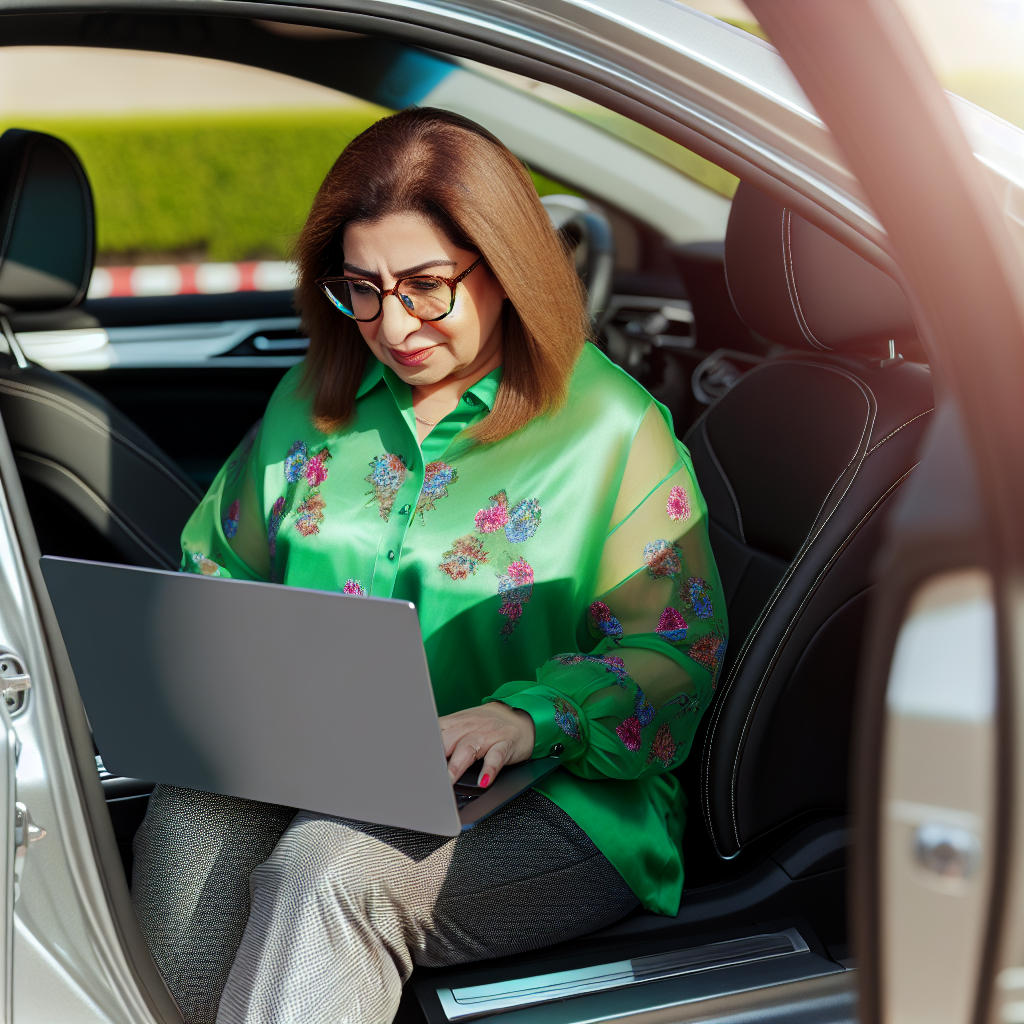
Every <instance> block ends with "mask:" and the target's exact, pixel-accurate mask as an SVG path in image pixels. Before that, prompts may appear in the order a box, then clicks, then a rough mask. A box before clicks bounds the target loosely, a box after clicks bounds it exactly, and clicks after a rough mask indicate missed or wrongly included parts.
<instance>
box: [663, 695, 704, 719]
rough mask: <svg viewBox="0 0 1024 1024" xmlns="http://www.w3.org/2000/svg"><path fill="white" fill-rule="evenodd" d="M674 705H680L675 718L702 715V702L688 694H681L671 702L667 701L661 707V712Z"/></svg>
mask: <svg viewBox="0 0 1024 1024" xmlns="http://www.w3.org/2000/svg"><path fill="white" fill-rule="evenodd" d="M672 704H678V705H679V710H678V711H677V712H676V715H675V717H676V718H681V717H682V716H683V715H697V714H700V701H699V700H697V698H696V697H691V696H690V695H689V694H688V693H680V694H679V695H678V696H676V697H673V698H672V699H671V700H668V701H665V703H664V704H662V706H661V710H663V711H664V710H665V708H667V707H669V706H670V705H672Z"/></svg>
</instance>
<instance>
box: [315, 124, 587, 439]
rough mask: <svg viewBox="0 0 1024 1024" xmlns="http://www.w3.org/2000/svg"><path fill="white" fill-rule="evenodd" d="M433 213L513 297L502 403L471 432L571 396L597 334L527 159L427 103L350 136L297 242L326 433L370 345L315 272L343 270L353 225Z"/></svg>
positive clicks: (349, 408) (507, 311)
mask: <svg viewBox="0 0 1024 1024" xmlns="http://www.w3.org/2000/svg"><path fill="white" fill-rule="evenodd" d="M406 212H417V213H421V214H423V215H424V216H426V217H428V218H429V219H430V220H431V221H433V223H435V224H436V225H437V226H438V227H439V228H440V229H441V230H442V231H444V232H445V234H446V235H448V236H449V238H450V239H451V241H452V242H453V243H454V244H456V245H458V246H459V247H460V248H465V249H469V250H476V251H477V252H479V253H480V255H481V256H483V258H484V260H485V261H486V263H487V265H488V267H490V269H491V271H492V273H493V274H494V276H495V277H496V278H497V279H498V281H499V283H500V284H501V286H502V288H503V289H504V291H505V294H506V295H507V296H508V301H506V303H505V306H504V309H503V311H502V339H503V357H502V361H503V364H504V365H503V370H502V378H501V386H500V387H499V389H498V394H497V398H496V399H495V402H494V408H493V409H492V410H491V412H490V414H489V415H488V416H487V417H486V418H485V419H483V420H482V421H481V422H480V423H478V424H476V426H475V428H473V430H472V431H471V432H472V434H473V436H474V437H475V438H476V440H478V441H482V442H489V441H497V440H500V439H501V438H503V437H507V436H508V435H509V434H511V433H513V432H514V431H516V430H518V429H519V428H520V427H523V426H525V425H526V424H527V423H528V422H529V421H530V420H531V419H533V418H534V417H535V416H537V415H538V414H540V413H542V412H546V411H548V410H550V409H556V408H558V407H559V406H560V405H561V404H562V403H563V402H564V401H565V396H566V391H567V388H568V382H569V377H570V375H571V373H572V370H573V367H574V366H575V363H576V358H577V356H578V355H579V353H580V350H581V349H582V347H583V344H584V342H585V341H586V338H587V336H588V333H589V324H588V321H587V317H586V306H585V299H584V294H583V289H582V286H581V284H580V281H579V279H578V278H577V276H576V273H575V271H574V269H573V266H572V263H571V260H570V258H569V255H568V253H567V251H566V249H565V247H564V246H563V245H562V243H561V241H560V239H559V236H558V235H557V234H556V232H555V230H554V228H553V227H552V224H551V221H550V219H549V218H548V215H547V212H546V211H545V209H544V207H543V206H542V205H541V202H540V200H539V199H538V198H537V193H536V191H535V189H534V187H533V183H532V182H531V180H530V176H529V174H527V172H526V170H525V169H524V167H523V165H522V164H521V163H520V162H519V161H518V160H517V159H516V158H515V157H514V156H513V155H512V153H510V152H509V151H508V149H506V148H505V146H503V145H502V144H501V143H500V142H499V141H498V140H497V139H496V138H495V137H494V136H493V135H491V134H490V132H488V131H487V130H486V129H484V128H482V127H480V125H478V124H476V123H474V122H473V121H470V120H469V119H468V118H465V117H460V116H459V115H458V114H452V113H449V112H448V111H444V110H435V109H432V108H429V107H425V108H418V109H408V110H403V111H401V112H399V113H397V114H392V115H391V116H390V117H385V118H383V119H382V120H380V121H378V122H376V124H374V125H372V126H371V127H369V128H367V129H366V131H364V132H363V133H362V134H361V135H359V136H358V137H357V138H355V139H353V140H352V142H351V143H350V144H349V145H348V146H347V147H346V149H345V150H344V152H343V153H342V154H341V156H339V157H338V159H337V161H336V162H335V164H334V166H333V167H332V168H331V170H330V173H328V175H327V177H326V178H325V179H324V183H323V184H322V185H321V186H320V191H319V192H317V194H316V198H315V199H314V200H313V207H312V209H311V210H310V212H309V217H308V219H307V220H306V224H305V227H303V229H302V232H301V234H300V235H299V239H298V243H297V246H296V257H297V261H298V272H299V273H298V277H299V280H298V286H297V288H296V300H297V304H298V306H299V310H300V312H301V314H302V319H303V323H304V325H305V329H306V331H307V332H308V334H309V339H310V340H309V354H308V356H307V357H306V365H305V371H304V374H303V378H302V383H303V386H304V388H305V389H306V390H307V393H311V394H312V397H313V417H314V421H315V423H316V425H317V427H318V428H319V429H321V430H323V431H325V432H328V431H330V430H333V429H336V428H337V427H338V426H340V425H341V424H343V423H345V422H347V421H348V420H349V419H350V418H351V416H352V413H353V409H354V407H355V397H356V390H357V389H358V387H359V381H360V379H361V377H362V373H363V369H364V367H365V365H366V357H367V353H368V351H369V350H368V348H367V346H366V342H365V341H363V339H362V337H361V335H360V334H359V330H358V328H357V327H356V324H355V322H354V321H352V320H350V319H349V318H348V317H346V316H345V315H344V314H342V313H340V312H339V311H338V310H337V309H335V308H334V307H333V306H332V305H331V304H330V302H329V301H328V300H327V298H326V296H324V294H323V293H322V292H321V291H320V289H319V288H318V287H317V284H316V282H317V280H319V279H320V278H322V277H327V276H329V275H331V274H332V273H340V268H341V263H342V254H341V238H342V232H343V231H344V228H345V225H346V224H348V223H351V222H352V221H372V220H377V219H378V218H380V217H383V216H385V215H386V214H389V213H406Z"/></svg>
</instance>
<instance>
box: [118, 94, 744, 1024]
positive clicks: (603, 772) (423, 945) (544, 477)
mask: <svg viewBox="0 0 1024 1024" xmlns="http://www.w3.org/2000/svg"><path fill="white" fill-rule="evenodd" d="M298 257H299V286H298V293H297V294H298V298H299V302H300V304H301V309H302V315H303V319H304V322H305V324H306V327H307V329H308V331H309V334H310V349H309V356H308V358H307V359H306V361H305V363H304V364H303V365H302V366H299V367H295V368H294V369H293V370H292V371H290V372H289V373H288V374H287V375H286V376H285V378H284V379H283V381H282V382H281V384H280V386H279V387H278V389H277V391H276V392H275V393H274V396H273V398H272V399H271V401H270V404H269V406H268V408H267V412H266V416H265V418H264V419H263V421H262V424H261V425H260V426H259V429H258V430H254V431H253V432H252V433H251V434H250V436H249V437H248V438H247V439H246V440H245V441H244V442H243V443H242V445H241V447H240V448H239V450H238V451H237V452H236V453H235V454H234V455H233V456H232V458H231V460H230V461H229V462H228V463H227V465H226V466H225V467H224V468H223V469H222V470H221V472H220V474H219V475H218V477H217V479H216V480H215V481H214V483H213V485H212V487H211V488H210V491H209V493H208V494H207V496H206V498H205V499H204V501H203V503H202V504H201V505H200V507H199V508H198V509H197V511H196V513H195V514H194V516H193V517H192V519H191V520H190V522H189V524H188V526H187V527H186V529H185V531H184V534H183V539H182V544H183V549H184V566H183V567H184V568H185V569H187V570H189V571H192V572H200V573H205V574H208V575H221V576H231V577H234V578H239V579H252V580H269V581H276V582H279V583H285V584H289V585H295V586H304V587H312V588H317V589H325V590H342V591H344V592H345V593H348V594H372V595H374V596H382V597H396V598H403V599H405V600H410V601H413V602H415V604H416V606H417V609H418V611H419V619H420V625H421V628H422V631H423V638H424V644H425V646H426V651H427V657H428V661H429V664H430V673H431V679H432V680H433V686H434V692H435V697H436V701H437V706H438V709H439V712H440V714H441V715H442V717H441V728H442V735H443V738H444V743H445V752H446V755H447V756H448V759H449V761H448V763H449V775H450V776H451V777H452V779H455V778H457V777H458V776H460V775H461V774H462V773H463V772H464V771H465V770H466V769H467V768H468V767H470V766H471V765H472V764H473V763H474V762H475V761H476V760H478V759H482V760H483V767H482V769H481V770H480V784H481V785H484V786H486V785H488V784H489V783H490V782H491V781H493V779H494V778H495V776H496V775H497V774H498V773H499V772H500V771H501V769H502V767H503V766H504V765H506V764H512V763H516V762H518V761H523V760H526V759H528V758H531V757H540V756H548V755H550V754H556V755H559V756H560V757H561V758H562V761H563V765H564V767H563V768H562V769H560V770H558V771H556V772H555V773H554V774H552V775H551V776H549V777H548V778H547V779H546V780H545V781H544V782H542V783H541V784H539V785H538V786H537V787H536V788H535V789H534V790H533V791H531V792H529V793H527V794H525V795H523V796H521V797H519V798H518V799H517V800H515V801H512V802H511V803H510V804H508V805H507V806H506V807H505V808H504V809H502V810H501V811H500V812H499V813H497V814H495V815H494V816H493V817H491V818H490V819H487V820H486V821H485V822H484V823H482V824H481V825H479V826H477V827H476V828H475V829H473V830H472V831H470V832H467V833H464V834H463V835H461V836H459V837H458V838H456V839H444V838H441V837H437V836H430V835H423V834H419V833H412V832H406V831H403V830H400V829H394V828H385V827H381V826H374V825H366V824H361V823H357V822H351V821H343V820H340V819H335V818H328V817H324V816H321V815H315V814H310V813H305V812H302V813H299V814H297V815H295V817H294V820H292V815H293V813H294V812H292V811H290V810H288V809H284V808H268V807H264V806H263V805H259V804H251V803H247V802H245V801H237V800H230V799H228V798H221V797H212V796H209V795H205V794H195V793H189V792H187V791H182V790H172V789H169V788H167V787H161V788H159V789H158V790H157V792H156V793H155V794H154V798H153V801H152V803H151V806H150V810H149V813H148V815H147V819H146V822H145V823H144V825H143V828H142V829H141V830H140V833H139V836H138V837H137V840H136V868H135V875H134V885H133V896H134V899H135V902H136V906H137V908H138V910H139V915H140V919H141V921H142V923H143V927H144V929H145V931H146V933H147V936H148V938H149V940H150V944H151V946H152V948H153V949H154V954H155V955H156V957H157V960H158V963H159V964H160V966H161V968H162V969H163V970H164V973H165V976H166V977H167V978H168V982H169V984H170V986H171V989H172V991H173V992H174V993H175V995H176V996H177V998H178V999H179V1002H180V1003H181V1005H182V1006H183V1009H185V1010H186V1014H187V1016H188V1017H189V1019H209V1018H210V1016H211V1015H212V1013H213V1012H214V1011H215V1009H216V1006H217V997H218V996H219V994H220V986H221V985H222V984H223V979H224V974H225V972H226V971H227V969H228V967H229V966H230V964H231V958H232V956H233V955H234V953H235V948H236V946H237V947H238V948H237V956H235V959H234V964H233V966H232V967H231V969H230V976H229V977H227V982H226V987H225V988H224V992H223V997H222V998H221V1001H220V1008H219V1013H218V1015H217V1020H219V1021H223V1022H232V1024H233V1022H243V1021H244V1022H247V1024H254V1022H271V1021H273V1022H277V1024H281V1022H302V1024H314V1022H318V1021H324V1022H332V1024H333V1022H338V1021H359V1022H362V1024H366V1022H377V1021H380V1022H386V1021H390V1020H391V1019H392V1018H393V1016H394V1014H395V1011H396V1008H397V1005H398V1001H399V998H400V995H401V987H402V984H403V983H404V981H405V980H406V979H407V978H408V976H409V973H410V972H411V970H412V967H413V965H414V964H416V963H418V964H425V965H431V966H439V965H448V964H456V963H463V962H466V961H470V960H474V959H481V958H486V957H493V956H501V955H504V954H509V953H514V952H518V951H522V950H526V949H531V948H536V947H539V946H543V945H545V944H549V943H553V942H557V941H561V940H564V939H567V938H570V937H572V936H575V935H579V934H583V933H586V932H589V931H592V930H594V929H596V928H599V927H602V926H604V925H606V924H610V923H611V922H612V921H614V920H616V919H618V918H619V917H621V916H622V915H623V914H625V913H627V912H628V911H629V910H631V909H633V908H634V907H636V906H637V905H643V906H645V907H647V908H649V909H651V910H654V911H657V912H660V913H664V914H674V913H675V912H676V910H677V908H678V905H679V898H680V892H681V889H682V881H683V871H682V859H681V853H680V847H681V840H682V828H683V812H682V807H681V796H680V793H679V787H678V783H677V782H676V780H675V778H674V777H673V776H672V775H671V774H670V771H671V769H673V768H675V767H676V766H678V765H679V764H680V763H681V762H682V761H683V759H684V758H685V757H686V755H687V753H688V751H689V747H690V743H691V741H692V738H693V734H694V730H695V729H696V726H697V723H698V721H699V718H700V715H701V712H702V711H703V710H704V709H705V708H706V707H707V705H708V703H709V701H710V699H711V694H712V691H713V689H714V684H715V679H716V675H717V673H718V670H719V667H720V665H721V659H722V655H723V653H724V649H725V641H726V622H725V607H724V601H723V599H722V594H721V587H720V584H719V580H718V574H717V572H716V569H715V565H714V561H713V558H712V555H711V550H710V546H709V544H708V535H707V525H706V508H705V505H704V502H703V500H702V498H701V496H700V492H699V491H698V489H697V485H696V482H695V481H694V478H693V472H692V468H691V466H690V461H689V457H688V455H687V453H686V451H685V449H683V448H682V446H681V445H680V444H679V443H678V442H677V441H676V440H675V437H674V435H673V433H672V429H671V424H670V422H669V417H668V415H667V413H666V411H665V410H664V408H663V407H661V406H660V405H658V403H656V402H655V401H654V400H653V399H652V398H651V397H650V395H648V394H647V393H646V392H645V391H644V390H643V389H642V388H641V387H640V386H639V385H638V384H637V383H636V382H635V381H633V380H632V379H631V378H630V377H628V376H627V375H626V374H625V373H623V372H622V371H621V370H619V369H618V368H616V367H615V366H614V365H612V364H611V363H610V362H609V361H608V360H607V359H606V358H605V357H604V356H603V355H602V354H601V353H600V351H599V350H598V349H596V348H595V347H594V346H593V345H590V344H585V338H586V334H587V325H586V322H585V314H584V303H583V296H582V294H581V289H580V286H579V283H578V281H577V279H576V277H575V274H574V273H573V270H572V266H571V263H570V261H569V258H568V257H567V255H566V252H565V250H564V249H563V248H562V246H561V245H560V243H559V241H558V237H557V235H556V234H555V232H554V231H553V229H552V227H551V224H550V221H549V220H548V218H547V215H546V213H545V211H544V209H543V207H542V206H541V204H540V202H539V201H538V199H537V196H536V193H535V192H534V189H533V187H532V185H531V182H530V178H529V176H528V175H527V174H526V172H525V171H524V170H523V168H522V166H521V165H520V164H519V162H518V161H517V160H516V159H515V158H514V157H513V156H512V155H511V153H509V152H508V150H506V149H505V148H504V147H503V146H502V145H501V143H499V142H498V141H497V140H496V139H495V138H494V137H493V136H491V135H490V134H489V133H487V132H486V131H484V130H483V129H482V128H480V127H479V126H477V125H475V124H473V123H472V122H470V121H467V120H465V119H464V118H461V117H458V116H456V115H453V114H448V113H444V112H441V111H436V110H409V111H404V112H402V113H399V114H396V115H394V116H393V117H389V118H386V119H384V120H383V121H380V122H378V123H377V124H375V125H374V126H373V127H371V128H370V129H368V130H367V131H366V132H364V133H363V134H362V135H361V136H359V138H357V139H356V140H355V141H354V142H353V143H352V144H351V145H350V146H349V147H348V148H347V149H346V150H345V152H344V153H343V154H342V155H341V157H340V158H339V160H338V162H337V163H336V164H335V166H334V168H333V169H332V170H331V172H330V174H329V175H328V176H327V179H326V180H325V182H324V184H323V186H322V187H321V189H320V191H319V193H318V195H317V197H316V200H315V201H314V204H313V209H312V212H311V213H310V216H309V220H308V221H307V223H306V226H305V228H304V230H303V232H302V235H301V237H300V239H299V243H298ZM267 627H268V628H273V624H267ZM330 642H331V638H330V637H324V643H328V644H329V643H330ZM282 643H287V637H282ZM295 656H296V667H297V669H299V670H301V665H302V652H301V651H296V652H295ZM338 658H339V661H342V660H343V659H344V651H338ZM364 685H366V686H371V687H372V686H373V680H372V679H367V680H365V681H364ZM282 699H287V694H286V688H284V687H283V693H282ZM366 725H367V728H374V729H378V730H379V732H380V738H381V747H382V750H383V751H386V749H387V742H388V740H387V709H386V708H382V709H381V715H380V718H379V720H378V721H375V722H368V723H366ZM282 832H283V835H282ZM278 837H281V838H280V841H278ZM275 844H276V845H275ZM261 862H262V863H261ZM257 865H259V866H257ZM253 869H255V870H253ZM250 871H251V877H249V885H250V888H251V900H252V902H251V911H250V912H249V915H248V921H247V922H246V912H247V910H248V907H247V903H246V898H245V897H246V893H245V891H244V887H245V884H246V881H245V880H246V877H247V876H249V872H250ZM168 890H170V893H171V898H168ZM243 926H244V934H242V928H243ZM239 936H241V942H240V945H238V943H239Z"/></svg>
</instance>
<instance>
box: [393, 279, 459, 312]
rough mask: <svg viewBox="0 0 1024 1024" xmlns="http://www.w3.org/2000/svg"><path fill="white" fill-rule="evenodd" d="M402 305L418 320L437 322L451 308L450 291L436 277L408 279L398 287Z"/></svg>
mask: <svg viewBox="0 0 1024 1024" xmlns="http://www.w3.org/2000/svg"><path fill="white" fill-rule="evenodd" d="M398 297H399V299H401V300H402V305H403V306H405V308H406V309H407V310H408V311H409V312H410V313H412V315H413V316H415V317H418V318H419V319H420V320H437V319H439V318H440V317H443V316H446V315H447V314H448V312H449V311H450V310H451V308H452V290H451V288H449V287H448V285H447V284H445V283H444V281H442V280H441V279H440V278H437V277H408V278H406V279H405V280H404V281H402V282H401V283H400V284H399V286H398Z"/></svg>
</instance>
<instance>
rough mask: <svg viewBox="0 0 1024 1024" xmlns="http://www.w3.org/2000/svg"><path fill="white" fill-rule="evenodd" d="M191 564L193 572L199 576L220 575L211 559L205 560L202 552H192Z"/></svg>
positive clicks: (218, 569)
mask: <svg viewBox="0 0 1024 1024" xmlns="http://www.w3.org/2000/svg"><path fill="white" fill-rule="evenodd" d="M192 564H193V565H194V566H195V569H194V570H193V571H194V572H197V573H199V574H200V575H201V576H219V575H220V566H219V565H218V564H217V563H216V562H214V561H213V560H212V559H209V558H207V557H206V555H204V554H203V552H202V551H193V552H192Z"/></svg>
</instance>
